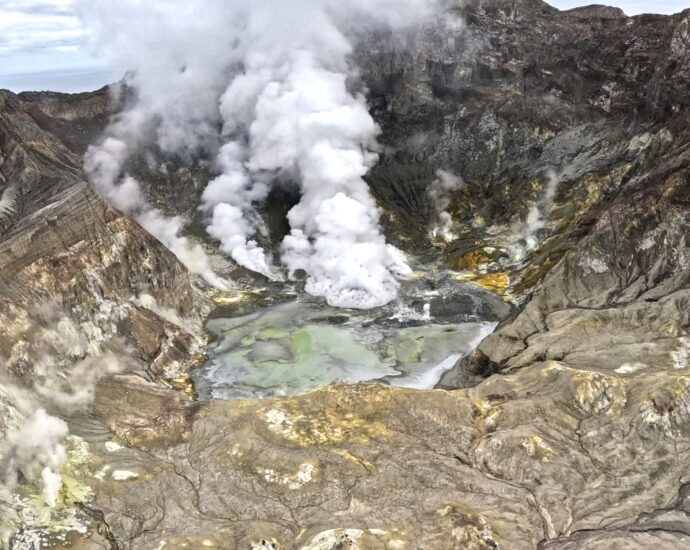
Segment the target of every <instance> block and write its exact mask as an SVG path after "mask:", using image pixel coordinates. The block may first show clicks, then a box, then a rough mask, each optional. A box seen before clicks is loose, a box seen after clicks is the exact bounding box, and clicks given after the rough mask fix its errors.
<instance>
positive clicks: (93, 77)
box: [0, 68, 122, 93]
mask: <svg viewBox="0 0 690 550" xmlns="http://www.w3.org/2000/svg"><path fill="white" fill-rule="evenodd" d="M121 76H122V75H120V76H118V75H114V74H113V73H112V71H109V70H107V69H101V68H98V69H77V70H65V69H61V70H56V71H41V72H32V73H17V74H0V89H9V90H11V91H13V92H17V93H18V92H29V91H31V92H35V91H51V92H67V93H76V92H90V91H93V90H98V89H99V88H102V87H103V86H105V85H106V84H110V83H112V82H115V81H117V80H119V79H120V77H121Z"/></svg>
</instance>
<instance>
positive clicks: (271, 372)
mask: <svg viewBox="0 0 690 550" xmlns="http://www.w3.org/2000/svg"><path fill="white" fill-rule="evenodd" d="M412 317H413V319H412V320H411V319H410V318H405V317H404V316H402V318H401V316H400V315H398V316H396V315H390V316H386V315H383V316H382V312H380V311H379V312H362V311H350V310H338V309H334V308H329V307H325V306H323V305H322V304H318V303H316V302H314V301H310V300H308V299H305V300H302V299H298V300H296V301H293V302H290V303H284V304H280V305H276V306H272V307H269V308H267V309H264V310H261V311H258V312H256V313H253V314H251V315H246V316H242V317H237V318H233V319H215V320H213V321H210V323H209V325H208V327H209V329H210V330H211V331H212V332H213V333H214V334H215V335H216V336H217V341H216V343H215V344H214V345H213V346H212V348H211V350H210V360H209V361H208V363H207V364H206V365H204V366H202V367H201V368H199V369H196V370H195V371H194V373H193V378H194V382H195V384H196V388H197V391H198V393H199V396H200V398H201V399H227V398H240V397H268V396H275V395H291V394H295V393H299V392H303V391H306V390H309V389H312V388H316V387H319V386H323V385H326V384H329V383H331V382H335V381H348V382H359V381H365V380H378V381H381V382H384V383H389V384H393V385H397V386H405V387H413V388H432V387H433V386H434V385H435V384H436V383H437V382H438V380H439V379H440V378H441V375H442V374H443V373H444V372H445V371H447V370H449V369H450V368H452V367H453V366H454V365H455V363H456V362H457V361H458V360H459V359H460V358H462V356H463V355H465V354H466V353H469V352H470V351H472V350H473V349H474V348H475V347H476V346H477V345H478V344H479V342H480V341H481V339H482V338H483V337H485V336H486V335H488V334H489V333H490V332H491V330H492V328H493V327H494V326H495V325H494V324H493V323H486V322H461V323H448V322H445V323H435V322H434V319H433V318H430V317H429V316H428V312H427V313H426V314H425V313H424V312H423V311H420V312H417V313H416V314H413V316H412ZM411 325H412V326H411ZM415 325H417V326H415Z"/></svg>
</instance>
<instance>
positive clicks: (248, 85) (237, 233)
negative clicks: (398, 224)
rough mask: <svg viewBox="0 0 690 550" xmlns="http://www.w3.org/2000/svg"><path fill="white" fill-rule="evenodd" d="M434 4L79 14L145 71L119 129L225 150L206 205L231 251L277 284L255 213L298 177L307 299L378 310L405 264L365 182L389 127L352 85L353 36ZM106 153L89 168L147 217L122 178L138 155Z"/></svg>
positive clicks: (170, 5) (296, 250) (117, 150)
mask: <svg viewBox="0 0 690 550" xmlns="http://www.w3.org/2000/svg"><path fill="white" fill-rule="evenodd" d="M432 1H433V0H383V1H380V2H370V1H368V0H354V1H351V2H340V1H337V0H281V1H280V2H276V1H273V0H234V1H233V2H221V1H219V0H202V1H200V2H195V3H193V4H192V3H189V2H183V1H182V0H173V1H168V2H165V3H153V2H140V1H137V0H118V1H117V2H116V1H115V0H103V1H101V2H86V1H84V2H83V4H82V7H83V13H84V15H85V17H87V18H88V19H89V26H90V27H91V28H95V29H96V30H97V36H98V41H99V42H100V43H101V44H105V45H106V46H108V47H110V48H111V50H112V51H113V52H117V55H116V56H115V57H116V59H118V60H119V62H120V63H122V68H123V69H127V70H130V69H131V70H133V71H134V73H133V74H134V77H133V79H132V81H131V84H132V85H133V86H134V87H135V89H136V90H137V94H138V100H137V102H136V103H135V104H134V105H133V106H132V108H131V109H129V110H128V111H127V112H126V113H124V115H122V116H121V117H120V118H119V120H118V121H117V123H116V124H115V125H114V127H113V132H112V133H113V134H115V135H117V136H119V138H118V139H119V140H120V141H123V142H125V143H128V144H135V146H136V145H137V144H142V143H144V142H145V140H146V139H147V136H148V137H151V136H152V139H153V140H154V141H155V144H156V145H157V146H158V147H159V148H161V149H162V150H163V151H169V152H175V153H183V154H190V153H194V152H195V151H198V150H199V149H203V150H205V151H207V152H208V151H215V152H216V156H217V168H218V171H219V175H218V176H217V177H216V178H215V179H214V180H213V181H211V182H210V184H209V185H208V187H207V189H206V191H205V192H204V195H203V201H202V205H201V206H202V209H203V210H204V211H205V212H206V213H207V216H208V218H209V223H208V228H207V230H208V232H209V234H210V235H211V236H213V237H214V238H216V239H218V240H219V241H220V246H221V250H222V251H223V252H225V253H227V254H229V255H230V256H232V258H233V259H234V260H235V261H236V262H238V263H239V264H241V265H244V266H246V267H248V268H250V269H253V270H255V271H258V272H261V273H264V274H266V275H268V276H275V270H274V268H273V267H272V266H271V262H270V261H269V259H268V258H267V257H266V254H265V253H264V251H263V250H262V249H261V248H260V247H259V245H258V244H257V241H256V239H255V238H254V237H255V235H256V233H257V231H259V230H260V224H259V223H257V220H258V216H257V213H256V211H255V207H256V205H257V204H258V203H260V202H261V201H262V200H264V199H265V198H266V196H267V194H268V192H269V190H270V186H271V185H272V183H273V182H274V181H276V180H281V179H283V180H284V179H289V180H291V181H296V182H298V183H299V185H300V188H301V192H302V198H301V201H300V203H299V204H298V205H297V206H296V207H294V208H293V209H292V210H291V211H290V213H289V216H288V220H289V222H290V227H291V231H290V234H289V236H288V237H287V238H286V239H285V241H284V242H283V245H282V247H281V254H282V258H281V259H282V262H283V264H284V265H285V267H286V268H287V270H288V271H289V272H294V271H296V270H304V271H305V272H306V273H307V276H308V279H307V291H308V292H311V293H312V294H315V295H320V296H324V297H326V298H327V300H328V302H329V303H331V304H333V305H339V306H348V307H374V306H378V305H382V304H384V303H386V302H388V301H390V300H391V299H392V298H393V297H394V296H395V294H396V293H397V289H398V282H397V280H396V276H397V275H400V274H404V273H406V272H407V271H408V268H407V266H406V264H405V261H404V257H403V255H402V253H400V252H399V251H398V250H396V249H395V248H393V247H391V246H389V245H387V244H386V242H385V239H384V237H383V235H382V234H381V232H380V230H379V228H378V217H379V213H378V210H377V207H376V205H375V203H374V201H373V199H372V198H371V196H370V195H369V192H368V188H367V185H366V183H365V181H364V180H363V176H364V175H365V174H366V172H367V170H368V169H369V168H370V167H371V166H372V165H373V164H374V163H375V162H376V160H377V155H376V149H377V147H376V137H377V134H378V132H379V129H378V127H377V125H376V124H375V122H374V121H373V119H372V118H371V116H370V114H369V112H368V110H367V105H366V99H365V97H364V95H363V94H362V93H358V92H353V91H352V90H351V82H350V80H351V79H350V77H351V76H352V75H353V73H354V71H353V68H352V67H351V65H350V63H349V54H350V53H351V49H352V46H351V32H350V31H351V30H352V29H353V28H355V27H356V26H357V25H358V24H361V23H362V22H367V23H368V24H370V23H371V22H372V21H373V22H375V23H377V24H381V25H390V26H393V27H401V26H405V25H408V24H410V23H413V22H416V21H418V20H419V19H420V18H421V17H423V16H424V15H425V14H426V13H427V11H428V9H429V5H430V4H431V2H432ZM113 146H114V147H113ZM103 149H114V151H113V153H114V154H110V155H109V156H108V159H107V162H105V163H100V165H98V166H96V169H92V170H91V173H92V174H95V176H96V177H95V178H94V179H96V180H98V179H102V180H103V181H105V184H104V185H103V186H102V192H103V193H104V194H105V195H106V196H109V197H110V199H111V200H118V201H121V204H125V205H127V206H129V207H135V208H136V207H139V208H141V207H140V206H139V205H141V204H142V200H143V199H142V197H141V191H140V189H139V188H138V186H137V185H135V182H133V181H132V180H131V179H127V178H124V179H122V178H121V171H122V164H123V162H124V159H126V156H127V154H129V153H131V146H130V148H129V150H125V151H124V154H123V151H122V150H121V149H122V147H121V145H120V144H117V143H107V140H106V141H105V142H104V143H103V146H102V147H101V149H100V151H102V150H103ZM99 155H100V152H99V151H98V150H95V151H93V152H92V158H93V157H96V156H99ZM111 160H112V161H114V163H113V167H112V168H111V166H110V163H111ZM99 174H103V175H104V176H105V177H103V178H99ZM171 233H174V235H175V236H177V235H179V233H176V232H171Z"/></svg>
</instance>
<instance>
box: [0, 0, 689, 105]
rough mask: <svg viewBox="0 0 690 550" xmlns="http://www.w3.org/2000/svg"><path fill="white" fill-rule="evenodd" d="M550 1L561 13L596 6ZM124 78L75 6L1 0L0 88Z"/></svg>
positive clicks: (635, 2) (71, 86)
mask: <svg viewBox="0 0 690 550" xmlns="http://www.w3.org/2000/svg"><path fill="white" fill-rule="evenodd" d="M92 1H98V0H92ZM147 1H164V0H147ZM372 1H373V0H372ZM547 1H548V3H550V4H551V5H553V6H555V7H557V8H560V9H570V8H574V7H577V6H582V5H587V4H591V3H593V2H596V0H590V1H582V0H547ZM599 3H606V4H609V5H615V6H618V7H620V8H622V9H623V10H624V11H625V12H626V13H627V14H628V15H636V14H639V13H646V12H650V13H677V12H679V11H682V10H683V9H685V8H689V7H690V0H599ZM120 76H122V75H118V74H115V73H114V72H113V71H112V70H111V69H110V68H109V66H108V63H107V61H106V60H105V59H103V58H100V57H98V56H97V55H96V54H95V52H94V50H93V48H92V47H90V46H89V43H88V39H87V35H86V31H85V29H84V28H83V26H82V24H81V23H80V20H79V18H78V17H77V15H76V8H75V7H74V0H0V88H9V89H10V90H13V91H17V92H18V91H25V90H54V91H62V92H78V91H87V90H95V89H97V88H100V87H101V86H103V85H105V84H107V83H108V82H113V81H115V80H118V79H119V78H120Z"/></svg>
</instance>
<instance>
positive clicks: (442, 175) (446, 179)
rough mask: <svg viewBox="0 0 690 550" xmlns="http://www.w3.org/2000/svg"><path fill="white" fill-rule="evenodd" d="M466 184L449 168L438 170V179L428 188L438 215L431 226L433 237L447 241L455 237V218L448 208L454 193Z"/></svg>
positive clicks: (428, 193)
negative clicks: (449, 170) (453, 229)
mask: <svg viewBox="0 0 690 550" xmlns="http://www.w3.org/2000/svg"><path fill="white" fill-rule="evenodd" d="M464 185H465V183H464V182H463V181H462V178H461V177H460V176H456V175H455V174H453V173H452V172H448V171H447V170H441V169H439V170H437V171H436V179H435V180H434V181H433V182H431V185H430V186H429V187H428V188H427V195H428V196H429V199H430V200H431V204H432V205H433V206H434V208H435V210H436V213H437V216H438V219H437V220H436V223H435V224H434V225H433V226H432V228H431V236H432V237H434V238H439V239H443V240H445V241H450V240H452V239H454V238H455V235H454V234H453V233H452V231H451V228H452V227H453V218H452V216H451V215H450V212H448V208H449V207H450V202H451V196H452V194H453V193H454V192H457V191H459V190H460V189H462V187H463V186H464Z"/></svg>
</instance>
